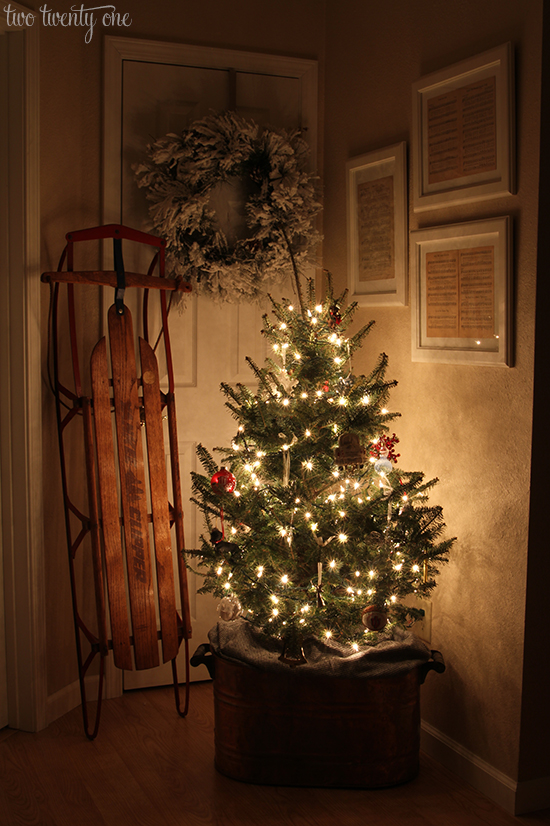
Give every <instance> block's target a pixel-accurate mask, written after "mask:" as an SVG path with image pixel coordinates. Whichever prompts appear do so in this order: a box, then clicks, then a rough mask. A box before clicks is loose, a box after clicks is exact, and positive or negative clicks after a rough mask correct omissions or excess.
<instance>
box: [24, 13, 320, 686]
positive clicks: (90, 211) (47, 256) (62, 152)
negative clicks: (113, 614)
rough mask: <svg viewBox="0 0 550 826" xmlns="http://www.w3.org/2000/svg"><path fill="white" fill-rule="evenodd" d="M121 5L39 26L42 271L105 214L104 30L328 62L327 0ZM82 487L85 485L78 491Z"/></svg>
mask: <svg viewBox="0 0 550 826" xmlns="http://www.w3.org/2000/svg"><path fill="white" fill-rule="evenodd" d="M39 5H42V3H36V6H37V7H38V6H39ZM73 5H74V2H73V0H55V2H54V3H53V4H52V3H50V4H49V7H50V8H53V9H54V10H55V11H59V12H62V11H68V10H70V8H71V6H73ZM116 6H117V9H118V10H119V11H120V12H128V13H129V15H130V17H131V19H132V25H131V27H129V28H126V29H123V28H120V29H111V30H105V29H103V30H101V29H100V27H99V26H96V28H95V29H94V33H93V37H92V41H91V43H89V44H86V43H85V42H84V36H85V29H78V28H76V29H75V28H72V29H71V28H65V29H63V28H52V27H49V28H47V27H42V26H41V31H40V36H41V44H40V49H41V79H42V82H41V135H40V139H41V164H42V181H41V185H42V194H41V199H42V202H41V209H42V270H43V271H47V270H53V269H56V267H57V262H58V259H59V255H60V253H61V250H62V248H63V246H64V237H65V234H66V233H67V232H68V231H70V230H75V229H81V228H83V227H90V226H96V225H98V224H100V223H101V178H102V174H101V141H102V131H101V130H102V125H101V124H102V39H103V36H104V35H115V36H121V37H124V36H127V37H132V38H145V39H151V40H164V41H167V42H179V43H192V44H198V45H204V46H216V47H220V48H235V49H244V50H250V51H257V52H270V53H275V54H281V55H291V56H293V57H304V58H314V59H319V60H320V68H321V70H322V56H323V44H324V6H325V3H324V0H300V2H295V0H261V2H257V0H236V2H228V1H227V0H207V2H197V0H162V2H161V3H151V2H150V0H121V2H117V4H116ZM37 25H38V24H37ZM321 103H322V101H320V104H321ZM321 111H322V108H321ZM78 262H79V263H78ZM78 262H76V265H77V266H82V267H83V268H86V267H90V268H92V267H95V266H99V265H100V260H99V250H98V248H97V247H95V246H94V245H86V252H83V254H82V257H80V258H79V259H78ZM82 295H83V298H82V300H81V301H80V307H79V310H80V311H82V312H84V313H85V315H86V324H85V325H83V326H82V327H81V328H80V330H81V336H82V339H83V343H84V344H85V345H89V344H90V343H92V342H94V341H95V340H97V338H98V336H99V310H98V305H97V297H96V295H95V293H94V291H93V290H90V289H87V290H86V292H85V295H84V293H82ZM47 304H48V294H47V289H46V288H45V287H44V299H43V327H44V331H45V330H46V319H47ZM45 353H46V338H45V333H44V354H45ZM44 358H45V355H44ZM42 414H43V422H44V432H45V438H44V468H45V471H44V475H45V479H44V495H45V514H46V525H45V534H46V555H47V560H46V576H47V583H46V588H47V630H48V640H49V650H48V656H47V663H48V693H49V694H50V695H52V694H54V693H55V692H56V691H58V690H60V689H62V688H63V687H64V686H66V685H68V684H69V683H71V682H72V681H73V680H75V679H76V676H77V674H76V665H75V663H76V655H75V646H74V633H73V628H72V614H71V604H70V586H69V576H68V564H67V551H66V543H65V533H64V523H63V517H62V511H61V507H60V503H61V482H60V474H59V470H58V466H59V460H58V453H57V435H56V426H55V411H54V405H53V398H52V396H51V394H50V393H49V392H48V391H46V392H45V394H44V405H43V411H42ZM75 441H77V440H75ZM72 456H73V457H74V459H75V462H74V463H75V464H76V465H77V466H80V467H82V459H81V457H80V458H79V454H78V448H77V446H76V444H75V447H74V453H73V454H72ZM81 496H82V493H80V494H79V497H80V498H81ZM77 504H80V502H78V503H77ZM78 579H79V583H80V587H81V590H82V592H83V593H86V594H89V585H90V582H91V572H90V571H89V570H83V571H79V574H78ZM92 608H93V606H92V604H91V601H90V600H89V599H88V600H85V610H86V614H88V612H89V610H91V609H92Z"/></svg>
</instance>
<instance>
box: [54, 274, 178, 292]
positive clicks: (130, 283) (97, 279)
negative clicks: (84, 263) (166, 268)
mask: <svg viewBox="0 0 550 826" xmlns="http://www.w3.org/2000/svg"><path fill="white" fill-rule="evenodd" d="M124 277H125V280H126V286H127V287H143V288H144V289H147V290H167V291H168V292H182V293H189V292H191V287H190V285H189V284H185V283H184V282H183V281H176V280H175V279H173V278H158V277H157V276H154V275H144V274H142V273H137V272H127V273H125V274H124ZM41 280H42V281H43V282H44V283H46V284H49V283H52V284H56V283H68V284H96V285H99V286H104V287H116V285H117V274H116V272H114V271H110V270H100V271H98V270H82V271H81V272H67V271H66V270H61V271H60V272H45V273H43V274H42V276H41Z"/></svg>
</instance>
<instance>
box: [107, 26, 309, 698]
mask: <svg viewBox="0 0 550 826" xmlns="http://www.w3.org/2000/svg"><path fill="white" fill-rule="evenodd" d="M113 41H115V44H114V45H116V47H117V48H119V49H120V48H124V47H125V44H126V41H123V42H122V44H121V43H120V41H119V40H118V39H115V38H113ZM135 43H136V42H135ZM137 43H139V42H137ZM153 45H155V46H157V47H158V50H157V51H154V53H153V54H152V53H151V49H152V44H145V46H144V51H143V50H142V52H141V56H139V49H138V46H137V45H136V46H135V47H134V51H132V53H131V55H130V56H129V57H128V58H127V59H125V58H121V62H122V69H123V70H122V71H121V78H120V84H121V95H120V99H119V100H120V115H119V117H120V131H119V135H120V139H119V140H120V142H119V145H118V150H117V153H116V154H115V151H114V150H115V147H114V145H113V147H112V158H113V159H116V157H117V156H118V158H120V162H119V163H120V177H119V180H120V188H119V192H118V207H117V206H116V201H117V194H116V193H113V191H112V190H113V186H114V182H116V175H115V174H113V170H109V168H108V169H107V170H106V181H107V182H108V181H109V180H111V181H112V182H113V186H111V188H110V189H109V190H108V191H107V190H106V215H105V223H108V222H111V221H113V222H119V221H120V223H123V224H126V225H128V226H132V227H136V228H138V229H146V228H147V217H148V216H147V201H146V199H145V194H144V191H143V190H140V189H138V187H137V184H136V182H135V176H134V173H133V172H132V164H135V163H136V162H139V161H142V160H143V159H144V152H145V147H146V144H147V143H150V142H151V141H152V140H154V139H155V138H157V137H162V136H163V135H165V134H166V133H167V132H178V131H180V130H182V129H184V128H186V127H187V126H188V125H189V124H191V123H192V122H193V121H194V120H196V119H197V118H200V117H203V116H204V115H205V114H207V113H208V112H209V111H210V110H224V109H227V108H228V107H229V105H230V99H231V98H232V97H234V99H235V103H236V106H235V108H236V111H237V112H238V113H239V114H241V115H243V116H244V117H252V118H253V119H254V120H255V121H256V122H258V123H260V124H265V125H267V124H269V125H273V126H282V127H285V128H297V127H300V126H302V127H303V126H306V127H307V130H308V131H307V133H306V134H308V137H309V139H310V140H315V134H316V130H315V128H314V126H315V119H316V112H315V94H313V93H312V91H311V87H312V83H313V82H315V83H316V71H315V64H314V63H313V62H311V61H289V60H288V59H286V58H284V59H280V58H274V57H272V56H269V55H267V56H262V55H249V54H248V53H243V52H228V51H225V52H221V51H220V50H212V49H204V50H197V49H195V48H191V49H190V50H188V51H187V52H186V49H187V48H188V47H177V48H178V49H179V50H180V51H179V52H178V54H177V55H175V53H174V51H173V49H175V48H176V47H173V46H171V45H170V44H153ZM163 47H164V52H163ZM166 50H168V54H166V53H165V51H166ZM190 63H191V65H189V64H190ZM107 65H109V63H107ZM228 69H232V70H233V71H232V72H230V71H229V70H228ZM241 69H242V70H241ZM312 73H313V75H312ZM114 97H115V96H114V95H113V98H114ZM115 105H116V101H114V100H113V102H112V108H113V110H114V106H115ZM106 114H107V113H106ZM110 116H111V117H112V118H113V119H115V113H114V111H113V112H112V113H111V115H110ZM106 137H107V136H106ZM108 148H109V140H106V153H107V152H108ZM314 148H315V147H314V146H313V147H312V149H314ZM312 154H313V153H312ZM105 159H106V163H107V162H108V156H107V154H106V158H105ZM313 162H314V160H313ZM113 163H114V161H113ZM109 208H110V209H111V212H110V213H109ZM116 209H118V210H119V212H118V214H116V212H115V211H116ZM125 264H126V267H127V269H128V270H134V271H136V270H137V271H139V270H140V269H141V270H143V267H144V266H146V263H145V261H139V260H135V259H134V260H132V258H131V257H128V258H126V256H125ZM134 268H135V269H134ZM287 294H288V293H287ZM265 309H266V308H265V307H261V306H258V305H247V304H241V305H230V304H218V303H216V302H215V301H213V300H212V299H209V298H206V297H197V296H189V297H187V298H186V300H185V308H184V309H183V311H181V312H178V311H177V310H176V311H174V312H173V313H172V314H171V316H170V331H171V339H172V348H173V357H174V371H175V383H176V405H177V410H178V436H179V450H180V467H181V474H182V486H183V507H184V514H185V536H186V546H187V548H198V547H200V541H199V537H200V534H201V532H203V529H204V526H203V525H202V521H201V519H200V514H197V513H196V510H195V508H194V506H192V504H191V503H190V502H189V498H190V495H191V478H190V472H191V470H195V469H198V468H197V460H196V454H195V449H196V446H197V444H198V443H199V442H200V443H202V444H204V445H205V446H206V447H208V448H209V449H212V448H213V447H214V446H216V445H228V444H230V443H231V440H232V437H233V436H234V433H235V422H234V420H233V418H232V416H231V414H230V413H229V412H228V411H227V410H226V409H225V406H224V397H223V395H222V394H221V392H220V383H221V382H228V383H235V382H237V381H244V382H247V383H248V382H250V383H251V375H252V374H251V373H250V371H249V370H248V368H247V366H246V363H245V361H244V357H245V355H249V356H252V358H254V359H255V360H256V361H259V362H262V361H263V358H264V343H263V339H262V337H261V335H260V329H261V325H262V322H261V316H262V313H263V312H265ZM134 318H135V323H136V324H137V317H136V315H135V313H134ZM137 326H138V327H139V325H137ZM161 373H162V366H161ZM198 587H200V579H199V578H197V577H195V576H194V575H192V574H191V576H190V582H189V588H190V600H191V616H192V620H193V640H192V643H191V651H193V650H194V648H195V647H196V646H198V645H199V644H201V643H203V642H207V639H208V636H207V635H208V631H209V629H210V628H211V627H212V626H213V625H214V624H215V622H216V619H217V617H216V603H217V601H216V600H214V599H213V598H212V597H211V596H210V595H198V594H197V593H196V592H197V588H198ZM191 676H192V679H205V678H207V676H208V675H207V672H206V669H205V668H204V666H201V667H200V668H198V669H192V675H191ZM170 681H171V672H170V667H169V664H168V665H167V666H163V667H160V668H159V669H154V670H150V671H144V672H125V674H124V687H125V688H137V687H143V686H145V685H159V684H164V683H168V682H170Z"/></svg>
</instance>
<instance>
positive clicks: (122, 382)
mask: <svg viewBox="0 0 550 826" xmlns="http://www.w3.org/2000/svg"><path fill="white" fill-rule="evenodd" d="M108 325H109V340H110V346H111V364H112V373H113V397H114V403H115V421H116V434H117V447H118V463H119V469H120V494H121V499H122V515H123V521H124V541H125V546H126V572H127V577H128V591H129V595H130V613H131V621H132V631H133V638H134V660H135V665H136V669H138V670H141V669H144V668H154V667H155V666H157V665H159V654H158V642H157V629H156V610H155V594H154V589H153V572H152V566H151V553H150V543H149V525H148V518H147V499H146V483H145V464H144V460H143V443H142V431H141V418H140V410H139V396H138V387H137V373H136V359H135V352H134V333H133V327H132V318H131V316H130V312H129V311H128V309H127V308H125V311H124V313H121V314H119V313H117V310H116V307H115V305H114V304H113V305H112V306H111V308H110V309H109V313H108Z"/></svg>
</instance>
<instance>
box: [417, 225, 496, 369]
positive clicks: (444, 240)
mask: <svg viewBox="0 0 550 826" xmlns="http://www.w3.org/2000/svg"><path fill="white" fill-rule="evenodd" d="M410 246H411V308H412V360H413V361H416V362H442V363H447V364H475V365H499V366H511V365H512V322H511V313H512V300H511V290H512V288H511V280H512V279H511V219H510V218H509V217H508V216H504V217H500V218H490V219H484V220H481V221H471V222H468V223H462V224H453V225H449V226H442V227H431V228H428V229H420V230H415V231H413V232H411V233H410Z"/></svg>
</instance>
